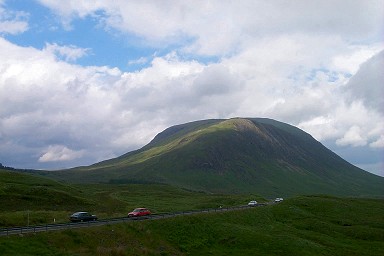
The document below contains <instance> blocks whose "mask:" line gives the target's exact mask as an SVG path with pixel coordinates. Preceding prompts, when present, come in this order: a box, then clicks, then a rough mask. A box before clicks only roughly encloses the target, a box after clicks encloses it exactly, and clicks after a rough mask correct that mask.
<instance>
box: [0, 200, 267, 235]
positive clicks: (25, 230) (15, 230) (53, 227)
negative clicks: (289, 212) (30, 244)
mask: <svg viewBox="0 0 384 256" xmlns="http://www.w3.org/2000/svg"><path fill="white" fill-rule="evenodd" d="M265 205H267V204H258V205H257V206H265ZM249 208H252V207H250V206H237V207H228V208H224V207H223V208H216V209H204V210H194V211H182V212H173V213H163V214H152V215H148V216H143V217H131V218H128V217H121V218H113V219H101V220H97V221H88V222H76V223H72V222H68V223H58V224H46V225H37V226H24V227H11V228H1V229H0V236H9V235H23V234H29V233H37V232H47V231H57V230H64V229H74V228H85V227H95V226H102V225H109V224H116V223H122V222H132V221H143V220H157V219H164V218H172V217H176V216H181V215H192V214H201V213H212V212H225V211H234V210H242V209H249Z"/></svg>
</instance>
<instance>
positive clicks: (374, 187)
mask: <svg viewBox="0 0 384 256" xmlns="http://www.w3.org/2000/svg"><path fill="white" fill-rule="evenodd" d="M45 175H49V176H51V177H53V178H56V179H60V180H65V181H69V182H80V183H83V182H96V183H98V182H102V183H165V184H170V185H175V186H178V187H182V188H186V189H191V190H197V191H208V192H215V193H245V192H246V193H249V192H251V193H258V194H260V195H264V196H277V195H281V196H289V195H295V194H333V195H347V196H366V195H377V196H383V195H384V191H383V187H384V178H382V177H379V176H376V175H373V174H371V173H368V172H366V171H364V170H362V169H360V168H357V167H356V166H353V165H352V164H350V163H348V162H347V161H345V160H344V159H342V158H341V157H339V156H338V155H336V154H335V153H333V152H332V151H330V150H329V149H327V148H326V147H325V146H323V145H322V144H321V143H320V142H318V141H316V140H315V139H314V138H313V137H312V136H311V135H309V134H308V133H306V132H304V131H302V130H300V129H298V128H296V127H294V126H291V125H288V124H285V123H282V122H278V121H275V120H272V119H265V118H232V119H212V120H202V121H195V122H191V123H186V124H181V125H176V126H172V127H170V128H168V129H166V130H164V131H163V132H161V133H159V134H158V135H157V136H156V137H155V138H154V139H153V140H152V141H151V142H150V143H149V144H147V145H146V146H144V147H143V148H141V149H139V150H136V151H132V152H129V153H127V154H125V155H122V156H120V157H117V158H114V159H111V160H107V161H103V162H100V163H97V164H94V165H91V166H87V167H79V168H74V169H70V170H62V171H56V172H49V173H45Z"/></svg>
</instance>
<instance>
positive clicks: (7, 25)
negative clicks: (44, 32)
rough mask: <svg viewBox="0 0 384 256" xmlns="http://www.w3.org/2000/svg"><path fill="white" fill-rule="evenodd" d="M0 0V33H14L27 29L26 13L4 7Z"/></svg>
mask: <svg viewBox="0 0 384 256" xmlns="http://www.w3.org/2000/svg"><path fill="white" fill-rule="evenodd" d="M3 4H4V3H3V2H0V34H11V35H16V34H20V33H23V32H25V31H27V30H28V22H27V19H28V14H27V13H25V12H15V11H10V10H7V9H4V8H3V7H2V5H3Z"/></svg>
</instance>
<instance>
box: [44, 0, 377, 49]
mask: <svg viewBox="0 0 384 256" xmlns="http://www.w3.org/2000/svg"><path fill="white" fill-rule="evenodd" d="M40 2H41V3H42V4H44V5H46V6H47V7H49V8H51V9H52V10H54V11H55V12H56V13H57V14H58V15H60V17H61V18H62V20H63V22H64V23H65V24H66V26H68V24H69V23H70V22H71V20H72V19H75V18H84V17H86V16H88V15H96V16H98V17H99V18H100V19H101V20H103V21H104V23H105V25H106V26H107V27H110V28H113V29H116V30H118V31H121V32H123V33H129V34H134V35H137V36H139V37H141V38H143V39H145V42H146V43H150V44H152V43H155V44H156V43H160V44H173V43H175V42H180V40H186V41H185V42H192V44H189V45H185V46H186V49H188V50H189V51H193V52H194V53H196V52H197V53H200V54H208V55H211V54H213V55H220V56H222V55H224V56H225V55H227V54H228V53H233V52H234V51H236V50H237V49H238V48H239V47H242V45H243V44H244V42H246V41H248V39H249V38H262V37H264V36H268V35H275V34H282V33H285V34H290V33H306V34H313V35H316V34H331V35H338V36H342V37H344V38H345V39H346V40H350V41H360V40H364V39H367V38H379V36H381V32H382V30H381V29H382V26H381V24H383V22H384V19H383V15H382V13H383V12H384V7H383V5H382V2H381V1H380V0H371V1H369V2H367V1H362V0H354V1H348V3H346V2H345V1H343V0H338V1H289V2H286V1H272V2H263V1H252V0H249V1H235V2H232V1H224V2H223V1H214V0H213V1H194V2H193V3H190V2H184V1H161V2H159V1H129V2H127V1H123V0H118V1H113V2H111V1H108V0H98V1H93V2H88V1H77V0H68V1H55V0H40ZM346 5H347V6H346ZM282 10H284V11H282ZM362 10H364V11H362Z"/></svg>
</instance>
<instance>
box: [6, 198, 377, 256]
mask: <svg viewBox="0 0 384 256" xmlns="http://www.w3.org/2000/svg"><path fill="white" fill-rule="evenodd" d="M383 216H384V202H383V200H373V199H372V200H371V199H351V198H336V197H329V196H301V197H295V198H291V199H287V200H284V202H283V203H279V204H275V205H272V206H266V207H255V208H251V209H247V210H238V211H233V212H222V213H209V214H198V215H193V216H180V217H175V218H171V219H163V220H156V221H144V222H134V223H125V224H116V225H107V226H102V227H91V228H85V229H76V230H65V231H58V232H48V233H39V234H36V235H26V236H23V237H18V236H11V237H3V238H0V255H43V256H44V255H336V256H337V255H363V256H364V255H370V256H371V255H373V256H374V255H384V217H383Z"/></svg>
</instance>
